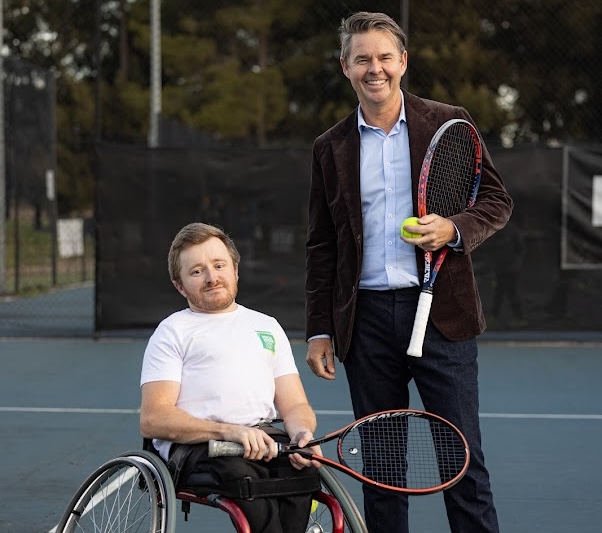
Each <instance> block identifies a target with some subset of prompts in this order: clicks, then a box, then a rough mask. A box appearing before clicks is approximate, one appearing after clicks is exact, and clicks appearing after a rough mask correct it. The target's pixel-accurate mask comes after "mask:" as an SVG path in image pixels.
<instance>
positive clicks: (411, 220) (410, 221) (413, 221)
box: [399, 217, 422, 239]
mask: <svg viewBox="0 0 602 533" xmlns="http://www.w3.org/2000/svg"><path fill="white" fill-rule="evenodd" d="M404 226H420V222H418V217H408V218H406V219H405V220H404V221H403V222H402V223H401V227H400V228H399V229H400V231H401V234H402V235H403V236H404V237H406V238H408V239H417V238H418V237H422V235H420V233H410V232H409V231H406V230H405V229H404Z"/></svg>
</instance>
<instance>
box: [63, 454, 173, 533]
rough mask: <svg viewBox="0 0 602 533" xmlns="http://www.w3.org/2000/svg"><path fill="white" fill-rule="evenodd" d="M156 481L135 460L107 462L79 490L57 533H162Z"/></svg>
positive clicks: (112, 460)
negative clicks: (133, 530) (130, 532)
mask: <svg viewBox="0 0 602 533" xmlns="http://www.w3.org/2000/svg"><path fill="white" fill-rule="evenodd" d="M155 479H156V478H155V477H154V476H153V475H152V474H151V472H150V470H149V469H148V468H147V467H146V466H144V463H143V462H142V461H141V460H140V459H138V458H131V457H116V458H114V459H111V460H110V461H107V462H106V463H104V464H103V465H101V466H100V467H98V468H97V469H96V470H95V471H94V472H93V473H92V474H90V475H89V476H88V478H87V479H86V480H85V481H84V482H83V483H82V485H81V486H80V487H79V489H78V490H77V492H76V493H75V495H74V496H73V498H72V499H71V501H70V502H69V505H68V506H67V509H66V510H65V513H64V514H63V516H62V518H61V520H60V522H59V524H58V526H57V528H56V532H57V533H109V532H112V531H115V528H116V527H117V526H116V524H119V529H118V530H119V531H126V530H129V529H128V528H130V527H134V526H135V531H138V532H140V533H146V532H147V531H148V532H149V533H157V532H161V533H163V532H164V529H162V524H161V512H162V509H161V506H160V505H161V504H160V502H159V498H158V494H157V488H156V486H155V482H154V481H155Z"/></svg>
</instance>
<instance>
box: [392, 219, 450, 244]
mask: <svg viewBox="0 0 602 533" xmlns="http://www.w3.org/2000/svg"><path fill="white" fill-rule="evenodd" d="M418 221H419V222H420V224H419V225H418V226H406V230H407V231H409V232H410V233H419V234H421V235H422V237H415V238H408V237H404V236H403V235H401V236H400V239H401V240H402V241H404V242H407V243H408V244H414V245H416V246H418V247H420V248H422V249H423V250H429V251H431V252H434V251H436V250H439V249H440V248H443V247H444V246H445V245H447V244H449V243H450V242H455V241H457V240H458V236H457V234H456V227H455V226H454V224H453V222H452V221H451V220H449V219H447V218H443V217H440V216H439V215H435V214H434V213H431V214H430V215H426V216H423V217H421V218H419V219H418Z"/></svg>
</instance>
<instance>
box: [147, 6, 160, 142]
mask: <svg viewBox="0 0 602 533" xmlns="http://www.w3.org/2000/svg"><path fill="white" fill-rule="evenodd" d="M150 9H151V12H150V25H151V27H150V125H149V131H148V146H149V147H150V148H156V147H157V146H159V143H160V138H159V118H160V117H161V0H151V3H150Z"/></svg>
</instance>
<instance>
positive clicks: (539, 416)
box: [314, 409, 602, 420]
mask: <svg viewBox="0 0 602 533" xmlns="http://www.w3.org/2000/svg"><path fill="white" fill-rule="evenodd" d="M314 412H315V413H316V414H317V415H335V416H337V415H349V416H353V411H330V410H323V411H321V410H319V409H316V410H315V411H314ZM479 418H515V419H521V418H528V419H542V420H544V419H560V420H602V415H586V414H576V415H569V414H562V413H549V414H546V413H479Z"/></svg>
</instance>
